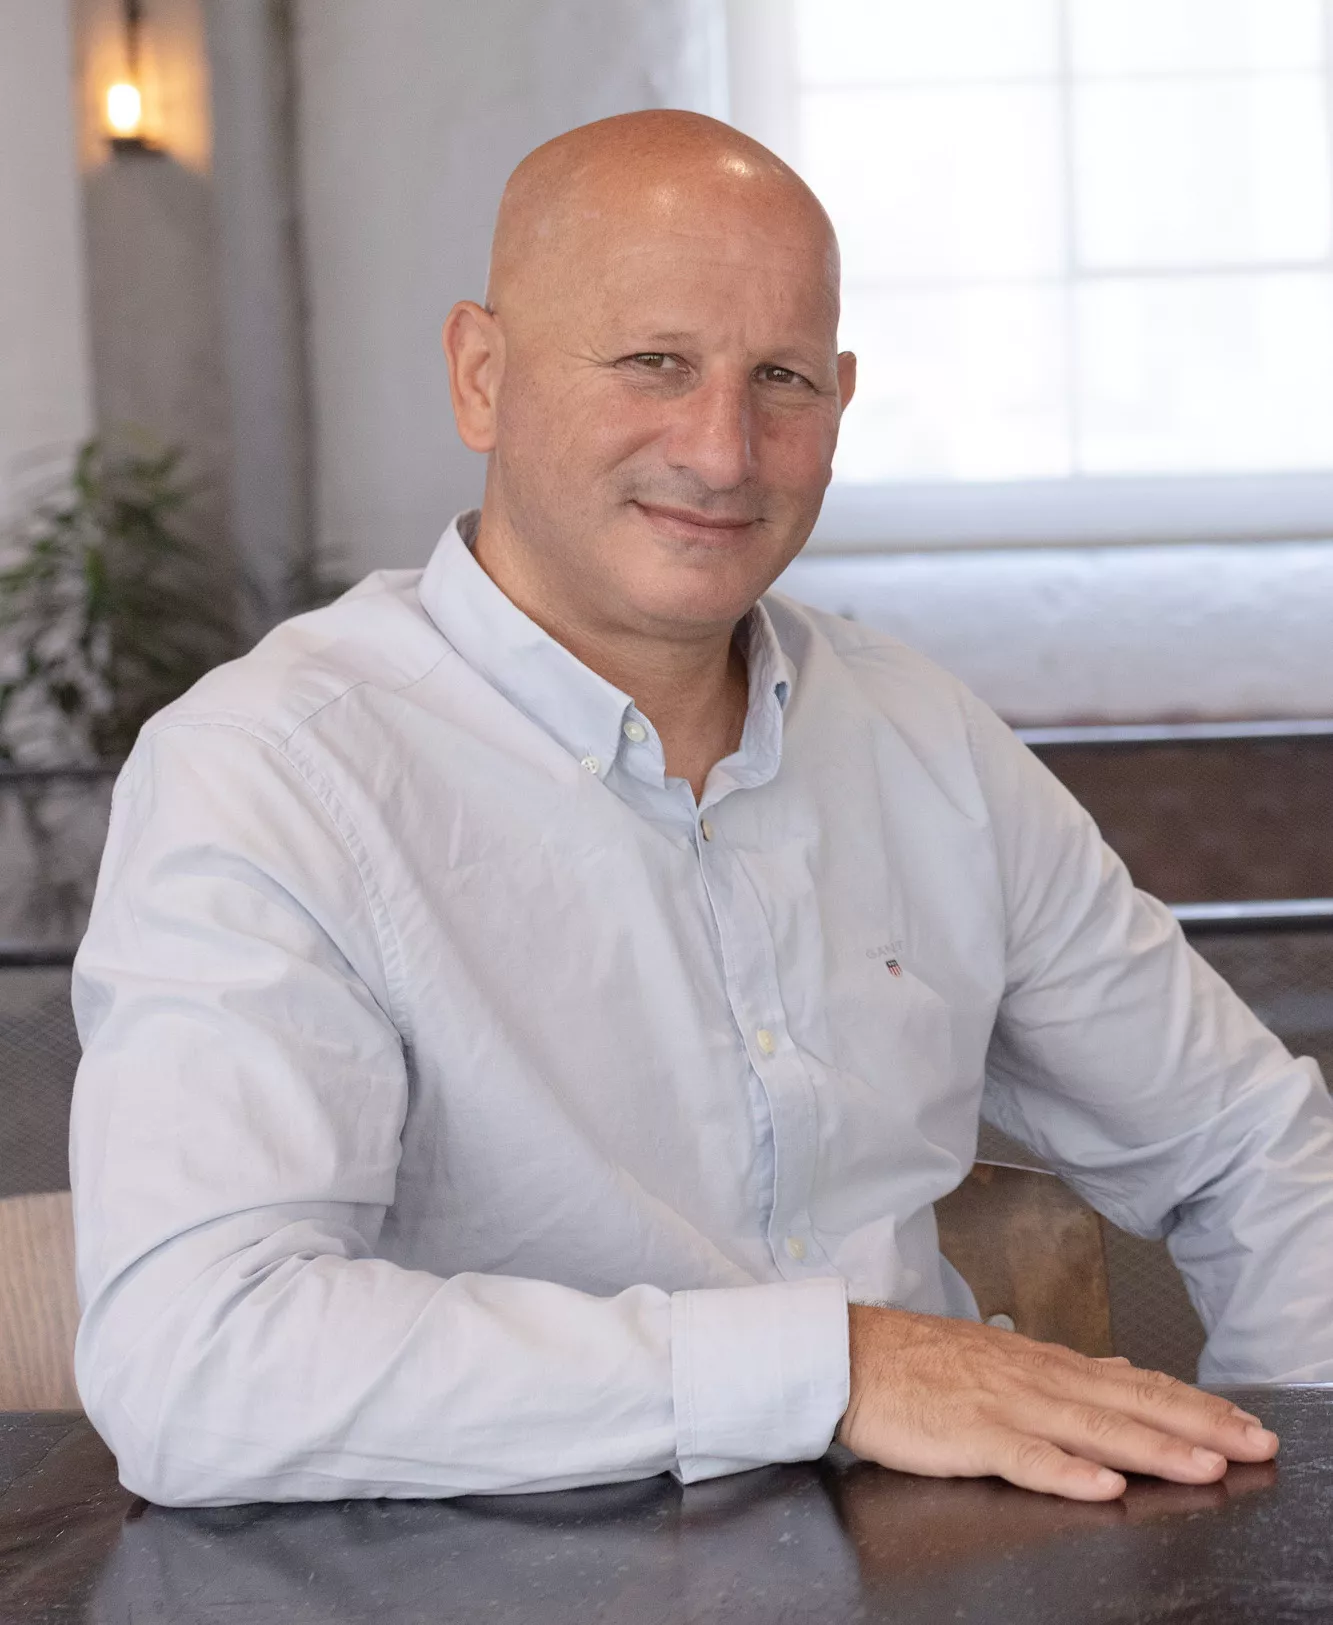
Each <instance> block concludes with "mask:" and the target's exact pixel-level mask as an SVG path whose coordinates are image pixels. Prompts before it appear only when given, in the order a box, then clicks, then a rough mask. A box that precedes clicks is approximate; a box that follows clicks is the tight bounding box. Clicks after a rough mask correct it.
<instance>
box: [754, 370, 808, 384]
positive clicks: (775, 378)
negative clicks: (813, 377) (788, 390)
mask: <svg viewBox="0 0 1333 1625" xmlns="http://www.w3.org/2000/svg"><path fill="white" fill-rule="evenodd" d="M763 378H764V382H765V383H766V384H803V383H804V382H805V379H804V378H802V377H801V375H800V373H799V372H793V371H792V369H791V368H790V367H765V368H764V369H763Z"/></svg>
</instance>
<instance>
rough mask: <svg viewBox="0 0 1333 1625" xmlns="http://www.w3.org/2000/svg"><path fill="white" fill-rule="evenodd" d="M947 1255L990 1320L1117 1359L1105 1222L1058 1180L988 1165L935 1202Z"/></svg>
mask: <svg viewBox="0 0 1333 1625" xmlns="http://www.w3.org/2000/svg"><path fill="white" fill-rule="evenodd" d="M935 1218H936V1222H937V1224H938V1226H939V1233H940V1251H941V1252H942V1253H943V1254H944V1256H945V1257H946V1258H947V1259H948V1260H949V1262H950V1263H951V1264H952V1265H953V1267H954V1268H955V1269H956V1270H957V1271H958V1273H959V1274H960V1275H961V1276H962V1277H963V1279H964V1280H965V1281H966V1282H967V1284H968V1286H970V1287H971V1288H972V1292H973V1294H974V1296H975V1297H976V1300H977V1307H978V1308H979V1309H980V1310H981V1315H982V1319H983V1320H989V1319H990V1318H991V1317H992V1316H993V1315H1006V1316H1008V1317H1009V1320H1011V1321H1012V1322H1013V1328H1014V1330H1015V1331H1019V1332H1022V1333H1023V1335H1024V1336H1025V1337H1035V1338H1037V1339H1038V1340H1039V1341H1040V1342H1043V1343H1063V1344H1064V1345H1065V1347H1066V1348H1071V1349H1077V1350H1078V1352H1079V1353H1080V1354H1095V1355H1106V1354H1112V1353H1114V1352H1115V1350H1114V1348H1113V1346H1112V1342H1111V1300H1110V1294H1109V1291H1108V1287H1107V1274H1106V1250H1105V1244H1104V1241H1103V1236H1102V1220H1101V1218H1100V1216H1099V1215H1098V1214H1096V1213H1094V1212H1093V1210H1092V1209H1091V1208H1090V1207H1089V1206H1088V1205H1087V1203H1086V1202H1084V1201H1083V1200H1082V1199H1081V1198H1080V1197H1078V1196H1076V1195H1075V1194H1074V1192H1073V1191H1072V1190H1070V1188H1069V1186H1068V1185H1066V1184H1065V1183H1064V1182H1063V1181H1062V1180H1060V1179H1058V1178H1057V1177H1056V1176H1055V1175H1054V1174H1050V1173H1044V1172H1042V1171H1040V1170H1038V1169H1035V1168H1015V1167H1011V1166H1009V1165H1008V1164H1005V1163H998V1162H978V1163H976V1164H975V1165H974V1166H973V1168H972V1171H971V1172H970V1173H969V1174H968V1176H967V1178H966V1179H965V1180H964V1181H963V1183H962V1184H961V1185H960V1186H959V1187H958V1189H957V1190H956V1191H953V1192H951V1193H950V1195H948V1196H946V1197H945V1198H944V1200H943V1201H941V1202H936V1204H935Z"/></svg>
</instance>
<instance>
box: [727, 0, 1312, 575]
mask: <svg viewBox="0 0 1333 1625" xmlns="http://www.w3.org/2000/svg"><path fill="white" fill-rule="evenodd" d="M730 20H731V39H730V48H731V93H732V109H733V117H734V119H735V121H736V122H737V123H738V124H740V125H741V126H742V127H743V128H747V129H750V130H752V131H753V133H754V134H755V135H756V136H758V137H759V139H761V140H765V141H767V142H768V144H769V145H771V146H773V147H775V149H776V150H778V151H779V152H781V153H782V155H783V156H784V157H786V158H788V159H789V161H791V162H792V163H793V164H794V165H795V167H796V168H797V169H799V170H800V172H801V173H802V174H803V175H804V176H805V177H806V179H807V180H808V181H809V182H810V184H811V185H812V186H813V187H814V189H815V191H816V192H817V193H818V194H819V196H820V197H821V198H822V199H823V201H824V203H825V205H826V207H827V208H828V210H829V212H830V214H831V215H832V216H833V220H834V223H835V225H836V226H837V228H838V233H839V237H840V239H841V241H842V247H843V275H844V295H843V340H844V343H846V344H847V345H848V346H849V347H851V348H853V349H855V350H856V351H857V353H858V355H859V356H860V359H861V381H860V385H859V389H858V395H857V400H856V403H855V406H854V407H853V409H852V410H851V411H850V412H849V413H848V415H847V417H846V419H845V421H844V425H843V435H842V443H841V445H840V448H839V452H838V460H837V465H836V470H835V484H834V487H833V489H832V490H831V491H830V494H829V501H828V503H827V505H826V511H825V517H824V519H823V520H822V521H821V526H820V531H819V532H817V533H816V534H817V536H820V535H822V537H823V539H824V540H825V541H826V542H827V543H831V544H841V545H851V546H871V545H894V544H899V545H911V544H929V543H933V542H934V543H939V542H943V543H954V544H966V543H969V542H1006V541H1014V542H1021V541H1053V540H1117V539H1129V538H1134V539H1141V540H1149V541H1156V540H1166V539H1183V538H1189V539H1196V538H1200V537H1219V536H1223V537H1224V536H1240V535H1249V536H1253V535H1285V536H1292V535H1303V534H1304V535H1310V534H1321V535H1328V534H1330V533H1333V229H1331V221H1330V215H1331V214H1333V209H1331V206H1330V205H1331V200H1333V183H1331V182H1330V156H1331V155H1333V139H1331V137H1330V109H1329V95H1330V57H1329V41H1330V38H1333V0H732V3H731V6H730Z"/></svg>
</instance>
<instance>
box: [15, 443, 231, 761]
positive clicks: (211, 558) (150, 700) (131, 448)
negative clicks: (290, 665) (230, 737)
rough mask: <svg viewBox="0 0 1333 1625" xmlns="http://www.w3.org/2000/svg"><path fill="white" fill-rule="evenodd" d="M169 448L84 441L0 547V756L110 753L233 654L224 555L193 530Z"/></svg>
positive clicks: (186, 486)
mask: <svg viewBox="0 0 1333 1625" xmlns="http://www.w3.org/2000/svg"><path fill="white" fill-rule="evenodd" d="M181 457H182V454H181V452H180V451H179V450H178V449H176V448H167V449H159V448H154V447H150V448H145V447H142V446H135V445H129V444H121V443H116V444H112V443H109V442H107V441H105V440H91V441H89V442H88V443H87V444H85V445H84V446H83V447H82V448H81V449H80V451H79V453H78V456H77V458H76V459H75V463H74V468H73V471H72V473H71V474H70V477H69V480H68V482H67V484H66V485H65V486H64V487H63V488H62V489H61V490H59V491H58V492H57V493H55V494H54V495H52V496H50V497H48V498H47V499H46V500H44V501H42V502H40V503H38V504H37V505H36V506H35V507H34V508H33V510H32V511H31V512H30V513H29V514H28V515H27V516H26V517H25V518H23V519H21V520H20V521H18V522H17V523H16V524H15V525H14V526H13V527H12V528H11V530H10V533H9V535H8V537H7V538H6V546H5V549H4V554H3V556H0V761H7V762H11V763H14V762H30V761H42V762H50V761H53V760H56V761H62V762H89V761H90V762H101V761H112V762H116V761H120V760H122V759H123V758H124V757H125V756H126V755H127V754H128V752H129V750H130V747H131V746H132V745H133V743H134V740H135V737H136V735H137V734H138V732H139V729H140V728H141V727H142V726H143V724H144V722H146V721H147V719H148V718H149V717H150V716H151V715H152V714H153V713H154V712H155V711H157V710H160V709H161V707H162V706H164V705H166V704H168V703H169V702H170V701H171V700H173V699H175V698H176V696H177V695H178V694H181V693H183V692H184V691H185V689H187V688H188V687H189V686H190V684H191V683H193V682H194V681H195V680H196V678H198V677H201V676H202V675H203V673H204V672H205V671H207V670H208V669H209V668H210V667H211V666H213V665H216V664H217V662H218V661H220V660H225V659H227V658H229V657H230V656H232V655H233V654H235V653H237V652H238V648H239V645H240V631H239V625H238V616H237V601H236V593H235V590H234V586H233V584H232V583H231V582H230V581H229V579H228V576H227V572H226V567H225V564H224V562H223V561H222V560H221V559H220V558H219V557H218V556H217V552H216V550H213V551H210V550H209V549H208V548H206V547H205V546H203V545H201V543H200V541H199V540H198V539H197V538H195V537H193V536H192V535H191V516H192V508H193V505H194V502H195V498H196V494H197V493H196V490H195V488H194V487H193V486H192V485H191V484H190V482H189V481H188V480H186V479H185V478H184V477H183V476H182V473H181Z"/></svg>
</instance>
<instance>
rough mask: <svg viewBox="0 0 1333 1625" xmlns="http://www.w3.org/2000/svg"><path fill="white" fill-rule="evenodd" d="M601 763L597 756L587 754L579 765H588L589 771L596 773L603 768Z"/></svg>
mask: <svg viewBox="0 0 1333 1625" xmlns="http://www.w3.org/2000/svg"><path fill="white" fill-rule="evenodd" d="M601 765H602V764H601V763H600V762H599V761H598V760H597V758H596V757H595V756H585V757H584V758H583V760H582V761H581V762H580V763H579V766H580V767H586V768H587V770H588V771H589V773H596V772H597V771H598V770H599V769H600V768H601Z"/></svg>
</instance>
